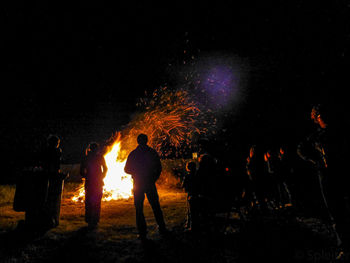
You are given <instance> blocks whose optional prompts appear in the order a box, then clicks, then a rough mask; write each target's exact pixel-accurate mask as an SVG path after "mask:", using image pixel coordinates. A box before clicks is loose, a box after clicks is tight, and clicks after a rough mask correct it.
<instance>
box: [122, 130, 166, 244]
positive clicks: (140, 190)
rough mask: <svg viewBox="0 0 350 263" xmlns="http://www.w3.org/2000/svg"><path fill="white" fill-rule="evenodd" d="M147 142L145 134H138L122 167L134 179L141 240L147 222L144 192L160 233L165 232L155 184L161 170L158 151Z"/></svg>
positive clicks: (145, 234)
mask: <svg viewBox="0 0 350 263" xmlns="http://www.w3.org/2000/svg"><path fill="white" fill-rule="evenodd" d="M147 142H148V137H147V135H145V134H140V135H139V136H138V137H137V143H138V146H137V148H136V149H135V150H133V151H132V152H131V153H130V154H129V156H128V158H127V161H126V164H125V168H124V170H125V172H126V173H128V174H131V176H132V178H133V181H134V189H133V192H134V204H135V208H136V226H137V229H138V232H139V238H140V239H141V240H146V239H147V224H146V220H145V216H144V214H143V203H144V200H145V194H146V195H147V199H148V202H149V203H150V205H151V207H152V210H153V213H154V217H155V219H156V222H157V224H158V227H159V232H160V234H162V235H164V234H166V233H167V229H166V227H165V222H164V218H163V213H162V210H161V208H160V204H159V196H158V192H157V188H156V184H155V183H156V181H157V180H158V178H159V176H160V173H161V171H162V165H161V162H160V158H159V156H158V153H157V152H156V151H155V150H154V149H152V148H151V147H149V146H148V145H147Z"/></svg>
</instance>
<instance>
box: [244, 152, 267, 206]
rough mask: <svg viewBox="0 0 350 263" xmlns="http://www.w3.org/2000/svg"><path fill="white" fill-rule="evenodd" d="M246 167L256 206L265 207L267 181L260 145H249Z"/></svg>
mask: <svg viewBox="0 0 350 263" xmlns="http://www.w3.org/2000/svg"><path fill="white" fill-rule="evenodd" d="M246 169H247V174H248V176H249V177H248V178H249V180H251V182H253V184H251V186H252V187H253V189H254V192H255V195H256V199H257V202H258V206H259V207H260V208H263V209H266V208H267V206H266V202H267V196H268V193H267V187H268V185H267V184H268V182H267V178H266V174H265V170H264V169H265V167H264V153H263V151H262V150H261V146H257V145H252V146H251V147H250V149H249V157H248V158H247V163H246Z"/></svg>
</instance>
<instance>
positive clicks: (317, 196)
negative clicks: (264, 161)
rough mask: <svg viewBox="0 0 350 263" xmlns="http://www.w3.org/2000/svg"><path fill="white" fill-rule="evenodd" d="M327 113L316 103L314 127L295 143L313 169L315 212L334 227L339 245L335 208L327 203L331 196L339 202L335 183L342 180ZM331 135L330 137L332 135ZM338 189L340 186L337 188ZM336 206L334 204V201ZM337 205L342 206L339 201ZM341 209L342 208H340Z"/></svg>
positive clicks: (313, 112) (337, 151)
mask: <svg viewBox="0 0 350 263" xmlns="http://www.w3.org/2000/svg"><path fill="white" fill-rule="evenodd" d="M326 114H327V112H325V111H324V110H323V109H322V106H320V105H317V106H314V107H313V108H312V111H311V119H312V121H313V122H314V124H316V130H315V132H313V133H312V134H311V135H310V136H308V137H307V138H306V140H305V141H304V142H302V143H300V144H299V145H298V149H297V153H298V155H299V156H300V157H301V158H302V159H303V160H304V161H306V162H308V163H309V164H310V165H311V166H312V167H313V170H314V174H313V175H312V174H311V175H309V176H313V178H314V179H315V180H314V181H313V182H314V184H313V185H310V188H313V189H312V191H311V193H312V194H313V195H314V196H313V198H314V199H313V201H314V203H313V205H314V211H313V212H314V215H316V216H317V217H319V218H321V219H323V220H324V221H325V222H326V223H327V224H328V225H329V226H331V227H332V228H333V229H334V232H335V234H336V236H337V238H338V239H337V242H338V245H340V243H341V240H340V238H339V237H338V234H337V232H336V230H335V221H336V220H335V218H334V216H333V212H334V211H337V209H335V208H334V207H332V206H330V205H329V204H330V202H329V201H333V200H334V199H335V200H337V199H338V201H339V202H341V201H340V198H339V197H335V196H337V195H338V193H337V184H338V187H340V185H341V183H342V182H339V176H340V174H339V173H338V172H339V170H338V167H337V164H338V165H339V164H340V163H338V162H339V161H338V160H337V159H338V158H337V155H338V154H339V148H338V147H339V145H337V142H336V141H337V140H336V139H335V137H334V136H337V134H330V133H329V128H328V121H327V119H326V116H327V115H326ZM332 136H333V138H332ZM338 190H340V188H339V189H338ZM333 204H334V205H335V203H334V202H333ZM338 205H342V204H341V203H338ZM341 209H342V210H344V207H342V208H341Z"/></svg>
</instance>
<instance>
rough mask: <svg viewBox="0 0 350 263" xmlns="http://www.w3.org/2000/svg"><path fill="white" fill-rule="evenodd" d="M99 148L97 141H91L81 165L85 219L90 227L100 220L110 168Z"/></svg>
mask: <svg viewBox="0 0 350 263" xmlns="http://www.w3.org/2000/svg"><path fill="white" fill-rule="evenodd" d="M98 148H99V145H98V144H97V143H90V145H89V147H88V148H87V150H86V153H85V156H84V158H83V160H82V162H81V165H80V174H81V176H82V177H83V178H85V221H86V223H88V226H89V228H96V227H97V225H98V223H99V221H100V212H101V200H102V195H103V185H104V183H103V179H104V177H105V176H106V173H107V170H108V168H107V165H106V162H105V159H104V157H103V155H102V154H101V153H100V152H99V151H98Z"/></svg>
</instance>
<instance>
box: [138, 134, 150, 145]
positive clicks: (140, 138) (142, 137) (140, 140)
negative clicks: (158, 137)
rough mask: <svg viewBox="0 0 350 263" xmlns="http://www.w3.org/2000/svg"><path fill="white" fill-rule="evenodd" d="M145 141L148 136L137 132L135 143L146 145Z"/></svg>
mask: <svg viewBox="0 0 350 263" xmlns="http://www.w3.org/2000/svg"><path fill="white" fill-rule="evenodd" d="M147 142H148V137H147V135H146V134H143V133H141V134H139V136H137V143H138V144H139V145H147Z"/></svg>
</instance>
